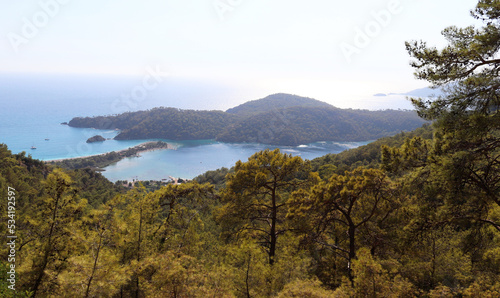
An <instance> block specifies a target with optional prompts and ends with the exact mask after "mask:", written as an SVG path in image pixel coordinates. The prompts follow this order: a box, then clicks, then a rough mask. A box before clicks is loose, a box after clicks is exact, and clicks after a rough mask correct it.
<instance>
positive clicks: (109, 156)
mask: <svg viewBox="0 0 500 298" xmlns="http://www.w3.org/2000/svg"><path fill="white" fill-rule="evenodd" d="M156 150H176V148H175V147H174V146H172V145H171V144H169V143H165V142H162V141H149V142H144V143H141V144H139V145H136V146H133V147H129V148H127V149H122V150H118V151H111V152H107V153H101V154H94V155H88V156H78V157H69V158H61V159H53V160H46V161H44V162H45V163H46V164H52V165H60V166H62V167H66V168H71V169H78V168H85V167H94V168H98V169H100V170H103V169H102V168H105V167H107V166H109V165H111V164H113V163H116V162H119V161H120V160H122V159H124V158H127V157H133V156H137V157H138V156H139V154H140V153H145V152H151V151H156Z"/></svg>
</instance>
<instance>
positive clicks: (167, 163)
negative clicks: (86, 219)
mask: <svg viewBox="0 0 500 298" xmlns="http://www.w3.org/2000/svg"><path fill="white" fill-rule="evenodd" d="M167 142H168V140H167ZM367 143H368V142H346V143H336V142H320V143H313V144H309V145H301V146H298V147H283V146H282V147H279V148H280V150H281V151H282V152H283V153H289V154H292V155H294V156H301V157H302V158H303V159H309V160H310V159H313V158H316V157H319V156H323V155H325V154H328V153H339V152H341V151H344V150H346V149H350V148H355V147H358V146H361V145H365V144H367ZM175 144H176V145H177V146H178V147H177V150H158V151H152V152H146V153H142V154H141V156H140V157H131V158H126V159H124V160H121V161H120V162H118V163H117V164H114V165H111V166H109V167H107V168H106V171H105V172H103V175H104V176H105V177H107V178H108V179H109V180H111V181H116V180H132V179H136V180H137V179H138V180H161V179H168V178H169V176H172V177H176V178H177V177H181V178H187V179H192V178H194V177H196V176H198V175H200V174H202V173H204V172H206V171H209V170H215V169H218V168H221V167H226V168H230V167H232V166H234V164H235V163H236V162H237V161H238V160H241V161H246V160H247V159H248V157H250V156H251V155H252V154H254V153H255V152H257V151H260V150H264V149H266V148H269V149H275V148H276V146H268V145H263V144H227V143H220V142H214V141H190V142H177V143H175Z"/></svg>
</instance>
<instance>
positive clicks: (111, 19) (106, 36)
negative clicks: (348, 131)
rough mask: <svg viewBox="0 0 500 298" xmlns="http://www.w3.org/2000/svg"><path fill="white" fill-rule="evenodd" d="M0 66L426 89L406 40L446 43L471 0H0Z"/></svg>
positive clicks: (317, 86)
mask: <svg viewBox="0 0 500 298" xmlns="http://www.w3.org/2000/svg"><path fill="white" fill-rule="evenodd" d="M1 2H2V10H1V11H0V37H1V39H0V40H1V41H0V72H4V73H8V72H39V73H99V74H102V73H104V74H106V73H111V74H115V73H116V74H143V73H144V72H145V69H146V68H147V67H148V66H152V67H159V68H160V69H161V70H162V72H165V73H166V72H168V74H169V75H170V76H174V77H194V78H197V79H210V80H216V81H220V82H224V83H228V84H239V85H246V86H250V87H251V86H255V87H256V88H265V89H266V90H270V91H274V92H287V93H295V94H299V95H304V96H310V97H315V98H318V99H321V100H325V101H330V100H333V98H338V97H342V96H345V97H348V96H351V97H353V96H358V97H362V96H368V95H371V94H374V93H379V92H405V91H410V90H412V89H416V88H420V87H425V86H427V83H426V82H422V81H417V80H415V79H414V78H413V74H412V73H413V70H412V69H411V68H410V67H409V66H408V62H409V57H408V54H407V53H406V51H405V48H404V41H407V40H414V39H422V40H426V41H428V42H429V43H430V44H431V45H438V46H439V45H443V44H444V40H443V38H442V36H441V35H440V32H441V30H442V29H444V28H445V27H447V26H450V25H457V26H462V27H463V26H467V25H470V24H473V23H474V19H473V18H472V17H471V16H470V13H469V11H470V9H472V8H473V7H474V6H475V4H476V3H477V1H476V0H459V1H457V0H418V1H417V0H357V1H334V0H312V1H299V0H272V1H271V0H267V1H265V0H146V1H137V0H135V1H133V0H120V1H103V0H99V1H98V0H37V1H31V0H24V1H7V0H1Z"/></svg>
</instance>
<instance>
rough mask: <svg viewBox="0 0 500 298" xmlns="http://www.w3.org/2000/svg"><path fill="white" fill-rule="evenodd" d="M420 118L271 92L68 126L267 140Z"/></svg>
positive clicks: (404, 124)
mask: <svg viewBox="0 0 500 298" xmlns="http://www.w3.org/2000/svg"><path fill="white" fill-rule="evenodd" d="M423 123H424V120H422V119H421V118H419V117H418V116H417V114H416V113H415V112H413V111H395V110H385V111H368V110H351V109H338V108H335V107H333V106H331V105H329V104H327V103H324V102H321V101H317V100H314V99H311V98H305V97H300V96H296V95H289V94H274V95H270V96H268V97H266V98H263V99H260V100H254V101H250V102H247V103H245V104H242V105H240V106H238V107H235V108H232V109H229V110H228V111H227V112H222V111H194V110H179V109H174V108H155V109H152V110H149V111H139V112H130V113H124V114H121V115H116V116H99V117H86V118H81V117H77V118H73V119H72V120H71V121H70V122H69V125H70V126H73V127H91V128H97V129H120V130H121V132H120V133H119V134H118V135H117V136H116V137H115V139H117V140H129V139H153V138H156V139H170V140H197V139H216V140H219V141H223V142H234V143H240V142H249V143H264V144H273V145H290V146H296V145H300V144H308V143H312V142H316V141H367V140H374V139H377V138H380V137H384V136H390V135H394V134H396V133H399V132H401V131H410V130H413V129H415V128H417V127H419V126H421V125H422V124H423Z"/></svg>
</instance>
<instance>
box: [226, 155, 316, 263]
mask: <svg viewBox="0 0 500 298" xmlns="http://www.w3.org/2000/svg"><path fill="white" fill-rule="evenodd" d="M309 168H310V165H309V162H306V161H304V160H302V158H300V157H298V156H296V157H292V156H291V154H283V153H281V152H280V150H279V149H276V150H274V151H271V150H269V149H267V150H264V151H261V152H257V153H255V154H254V155H252V156H251V157H250V158H249V159H248V161H247V162H245V163H244V162H241V161H238V162H237V163H236V166H235V170H234V173H231V174H228V176H227V186H226V189H225V192H224V194H223V202H224V203H225V205H224V206H223V208H222V210H221V212H220V214H219V218H220V219H221V220H222V222H223V224H224V226H225V227H226V228H227V229H228V230H229V233H230V234H231V235H238V236H241V235H243V234H245V235H248V236H250V237H254V238H255V239H257V240H258V242H259V243H260V244H261V245H262V246H263V247H265V249H266V251H267V254H268V257H269V264H271V265H272V264H273V263H274V262H275V257H276V248H277V243H278V237H279V236H280V235H282V234H284V233H285V232H287V231H289V230H290V226H289V225H288V224H287V220H286V213H287V211H288V203H287V199H288V197H289V194H290V193H291V192H293V191H295V190H297V189H299V188H305V187H307V186H308V185H310V183H311V182H315V181H317V180H318V179H319V178H318V176H317V175H315V174H312V173H309Z"/></svg>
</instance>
